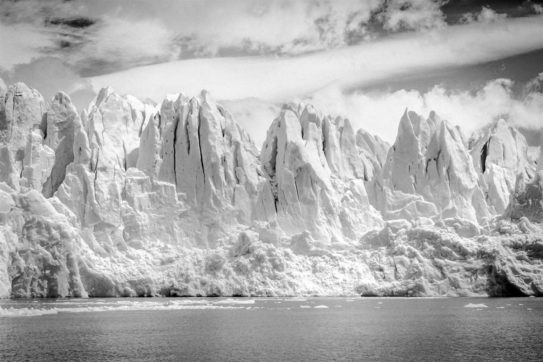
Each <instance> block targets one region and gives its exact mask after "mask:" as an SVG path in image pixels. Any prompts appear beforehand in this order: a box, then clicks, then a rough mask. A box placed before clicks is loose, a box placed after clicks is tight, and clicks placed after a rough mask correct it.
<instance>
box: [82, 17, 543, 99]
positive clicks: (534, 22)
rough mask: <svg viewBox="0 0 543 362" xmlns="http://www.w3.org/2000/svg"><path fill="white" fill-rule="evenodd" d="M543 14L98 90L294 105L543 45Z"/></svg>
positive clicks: (156, 72)
mask: <svg viewBox="0 0 543 362" xmlns="http://www.w3.org/2000/svg"><path fill="white" fill-rule="evenodd" d="M539 33H543V16H535V17H530V18H522V19H505V20H503V21H500V22H493V23H473V24H468V25H459V26H449V27H446V28H443V29H439V30H434V31H432V32H425V33H405V34H399V35H396V36H393V37H388V38H386V39H382V40H378V41H373V42H367V43H364V44H361V45H358V46H351V47H347V48H341V49H336V50H329V51H327V52H320V53H315V54H310V55H305V56H298V57H289V58H274V57H238V58H212V59H191V60H183V61H177V62H170V63H165V64H159V65H152V66H146V67H139V68H134V69H131V70H128V71H123V72H118V73H114V74H109V75H104V76H98V77H92V78H91V81H92V83H93V84H94V86H95V87H102V86H105V85H112V86H113V87H115V88H117V89H118V90H119V91H121V92H124V93H132V94H134V95H136V96H141V97H146V96H150V97H152V98H154V99H156V100H160V99H161V98H162V97H163V96H164V95H165V94H166V93H174V92H177V91H180V90H182V91H183V92H186V93H189V94H196V93H198V92H199V91H200V90H201V89H202V88H206V89H208V90H210V91H211V92H212V94H214V95H215V96H216V97H217V98H220V99H239V98H246V97H251V96H253V97H257V98H262V99H267V100H287V101H288V100H289V99H291V98H293V97H296V96H301V95H304V94H309V93H313V92H315V91H317V90H319V89H321V88H324V87H327V86H330V85H332V84H333V85H336V86H338V87H339V88H341V89H346V88H353V87H358V86H361V85H367V84H371V83H374V82H378V81H379V82H386V80H387V79H394V78H395V77H397V76H401V75H406V74H407V75H409V74H411V75H416V74H417V73H418V72H425V71H428V70H429V69H436V68H444V67H453V66H462V65H470V64H477V63H482V62H487V61H491V60H496V59H501V58H504V57H508V56H512V55H515V54H521V53H525V52H529V51H532V50H535V49H540V48H542V47H543V38H541V37H534V36H533V34H539Z"/></svg>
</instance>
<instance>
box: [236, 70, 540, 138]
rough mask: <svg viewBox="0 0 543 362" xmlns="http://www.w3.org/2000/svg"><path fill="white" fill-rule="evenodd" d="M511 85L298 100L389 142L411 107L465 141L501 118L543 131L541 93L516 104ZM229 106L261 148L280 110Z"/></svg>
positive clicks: (249, 103) (253, 103) (260, 104)
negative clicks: (460, 134)
mask: <svg viewBox="0 0 543 362" xmlns="http://www.w3.org/2000/svg"><path fill="white" fill-rule="evenodd" d="M512 86H513V83H512V82H511V81H510V80H507V79H496V80H493V81H490V82H488V83H487V84H486V85H485V86H484V87H483V88H481V89H479V90H477V91H475V92H467V91H455V90H447V89H445V88H442V87H439V86H436V87H434V88H433V89H431V90H430V91H428V92H425V93H421V92H418V91H415V90H399V91H395V92H372V93H363V92H356V93H351V94H345V93H343V92H342V91H340V90H339V89H338V88H337V87H328V88H326V89H323V90H321V91H319V92H316V93H315V94H313V95H311V96H309V97H306V98H304V99H299V100H298V101H301V102H304V103H311V104H313V105H314V106H315V107H317V108H318V109H319V110H321V111H322V112H323V113H325V114H330V115H332V116H336V115H339V116H342V117H345V118H348V119H349V120H350V121H351V123H352V124H353V127H354V128H355V129H364V130H366V131H368V132H370V133H372V134H376V135H379V136H380V137H381V138H383V139H384V140H386V141H387V142H389V143H391V144H392V143H393V142H394V140H395V139H396V135H397V130H398V125H399V122H400V118H401V116H402V114H403V113H404V111H405V109H406V108H408V109H410V110H413V111H415V112H417V113H419V114H422V115H423V116H424V117H427V116H428V115H429V113H430V111H432V110H434V111H436V112H437V114H438V115H439V116H440V117H441V118H442V119H445V120H447V121H449V122H450V123H451V124H453V125H457V126H460V128H461V129H462V131H463V132H464V134H465V135H466V136H468V137H469V136H470V135H471V134H472V133H473V132H475V131H477V130H478V129H480V128H481V127H484V126H485V125H487V124H490V123H491V122H493V121H495V120H498V119H500V118H504V119H506V120H507V121H508V122H510V124H512V125H515V126H522V127H524V128H528V129H534V130H539V129H543V120H542V118H541V117H542V116H541V115H542V114H543V94H541V93H531V94H529V95H528V96H527V97H525V98H522V99H517V98H515V97H514V96H513V94H512V91H511V87H512ZM225 107H226V108H227V109H228V110H229V111H230V112H231V113H232V114H233V116H234V119H236V121H238V122H239V123H240V124H241V125H242V126H243V127H244V129H246V130H247V131H248V132H249V133H250V134H251V136H252V137H253V139H254V140H255V142H256V144H257V145H258V146H259V147H260V146H261V145H262V143H263V141H264V139H265V137H266V132H267V129H268V127H269V125H270V124H271V122H272V120H273V119H274V118H275V117H276V116H277V115H278V113H279V107H278V106H277V105H275V104H272V103H266V102H264V101H259V100H255V99H250V100H241V101H235V102H231V101H230V102H226V103H225Z"/></svg>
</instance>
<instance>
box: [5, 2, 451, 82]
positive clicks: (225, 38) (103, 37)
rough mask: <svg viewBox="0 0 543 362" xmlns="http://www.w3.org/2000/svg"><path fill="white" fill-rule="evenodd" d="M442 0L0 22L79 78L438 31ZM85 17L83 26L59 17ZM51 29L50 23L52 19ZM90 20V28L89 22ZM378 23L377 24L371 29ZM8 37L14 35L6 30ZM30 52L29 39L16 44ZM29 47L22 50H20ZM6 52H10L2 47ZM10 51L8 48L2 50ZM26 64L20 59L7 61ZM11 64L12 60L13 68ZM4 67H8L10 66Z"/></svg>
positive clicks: (121, 5)
mask: <svg viewBox="0 0 543 362" xmlns="http://www.w3.org/2000/svg"><path fill="white" fill-rule="evenodd" d="M441 3H442V0H402V1H398V0H392V1H385V0H297V1H289V0H229V1H227V2H225V1H223V0H185V1H177V0H162V1H153V2H151V1H138V0H94V1H87V2H83V1H78V2H65V1H60V0H49V1H38V0H21V1H17V2H8V3H7V5H4V4H2V5H3V6H2V8H0V21H1V20H2V19H4V20H6V22H7V23H9V24H10V25H12V26H16V25H17V24H19V25H21V24H26V26H28V27H30V26H32V27H33V28H34V29H35V32H36V33H40V38H41V39H44V40H45V41H46V42H47V43H49V45H51V46H49V47H48V48H47V55H53V56H62V57H63V59H65V61H67V62H70V65H72V66H75V67H76V68H77V69H80V70H83V71H85V72H86V73H93V74H99V73H107V72H109V71H112V70H116V69H126V68H129V67H132V66H134V65H138V64H139V65H141V64H148V63H152V62H157V61H165V60H166V59H168V58H169V57H173V56H177V55H179V54H180V53H182V57H194V56H214V55H217V54H253V55H254V54H279V55H298V54H304V53H308V52H314V51H320V50H326V49H332V48H338V47H342V46H346V45H351V44H355V43H358V42H360V41H362V40H368V39H372V38H375V37H376V36H377V35H378V34H379V33H380V32H381V30H382V29H380V28H379V26H382V27H384V29H385V30H388V31H393V32H395V31H400V30H404V29H408V30H420V29H428V28H434V27H436V26H443V25H444V21H443V14H442V12H441V10H440V5H441ZM77 17H81V18H83V19H88V20H89V21H90V25H89V26H88V27H83V28H78V27H70V26H66V24H64V23H62V21H63V20H65V19H73V18H77ZM55 19H56V21H57V22H56V23H55V21H53V23H51V20H55ZM94 21H95V23H93V22H94ZM378 21H382V22H383V24H381V25H377V22H378ZM11 31H14V30H13V29H11ZM19 42H22V43H23V44H21V45H20V46H26V45H28V46H30V45H32V43H33V42H34V39H29V41H27V39H26V38H23V39H20V40H19ZM26 43H28V44H26ZM8 49H9V48H8ZM9 51H10V50H9ZM14 59H15V60H17V59H22V60H21V61H20V63H24V62H28V59H26V58H21V57H20V55H18V57H15V58H14ZM12 63H13V62H12ZM12 63H10V64H12Z"/></svg>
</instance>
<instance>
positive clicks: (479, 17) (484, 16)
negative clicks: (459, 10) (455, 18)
mask: <svg viewBox="0 0 543 362" xmlns="http://www.w3.org/2000/svg"><path fill="white" fill-rule="evenodd" d="M505 18H507V14H505V13H498V12H496V11H494V10H493V9H491V8H489V7H488V6H483V7H482V8H481V11H480V12H479V13H466V14H464V15H463V16H462V18H461V19H460V20H461V22H463V23H473V22H480V23H490V22H493V21H498V20H502V19H505Z"/></svg>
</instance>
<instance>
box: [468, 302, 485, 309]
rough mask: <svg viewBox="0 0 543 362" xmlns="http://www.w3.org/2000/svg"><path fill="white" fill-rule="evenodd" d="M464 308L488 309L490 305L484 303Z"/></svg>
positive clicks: (472, 304)
mask: <svg viewBox="0 0 543 362" xmlns="http://www.w3.org/2000/svg"><path fill="white" fill-rule="evenodd" d="M464 308H488V305H486V304H483V303H468V304H466V305H465V306H464Z"/></svg>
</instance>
